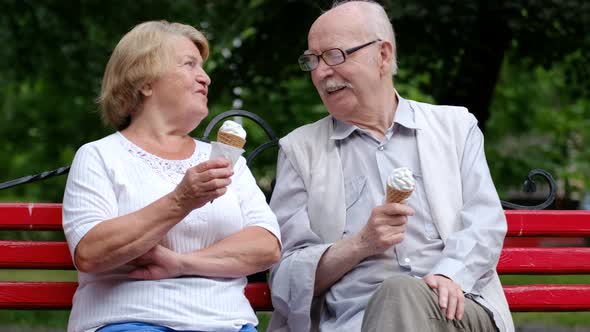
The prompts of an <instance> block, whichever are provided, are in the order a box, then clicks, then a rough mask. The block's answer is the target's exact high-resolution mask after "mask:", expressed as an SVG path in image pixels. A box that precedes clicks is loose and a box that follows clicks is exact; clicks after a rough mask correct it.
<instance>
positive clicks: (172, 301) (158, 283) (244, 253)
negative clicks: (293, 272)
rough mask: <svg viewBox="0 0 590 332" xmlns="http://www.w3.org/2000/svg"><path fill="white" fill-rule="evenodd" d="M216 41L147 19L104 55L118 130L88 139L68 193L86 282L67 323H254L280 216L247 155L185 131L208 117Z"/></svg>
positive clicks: (133, 327)
mask: <svg viewBox="0 0 590 332" xmlns="http://www.w3.org/2000/svg"><path fill="white" fill-rule="evenodd" d="M208 53H209V49H208V43H207V40H206V39H205V37H204V36H203V34H202V33H201V32H199V31H198V30H196V29H195V28H193V27H191V26H187V25H183V24H178V23H168V22H164V21H162V22H146V23H143V24H140V25H138V26H136V27H135V28H134V29H133V30H131V31H130V32H129V33H127V34H126V35H125V36H124V37H123V38H122V39H121V41H120V42H119V44H118V45H117V47H116V48H115V50H114V51H113V54H112V56H111V58H110V60H109V62H108V64H107V67H106V70H105V74H104V78H103V83H102V91H101V95H100V99H99V100H100V104H101V109H102V114H103V117H104V119H105V120H106V122H107V123H108V124H110V125H112V126H113V127H115V128H116V129H117V132H116V133H114V134H112V135H110V136H107V137H105V138H103V139H100V140H98V141H95V142H91V143H88V144H85V145H84V146H82V147H81V148H80V149H79V150H78V152H77V153H76V156H75V158H74V162H73V164H72V168H71V171H70V175H69V177H68V181H67V185H66V191H65V195H64V202H63V226H64V230H65V234H66V238H67V241H68V244H69V246H70V251H71V253H72V257H73V259H74V262H75V265H76V267H77V269H78V270H79V274H78V279H79V287H78V289H77V291H76V294H75V296H74V304H73V308H72V312H71V315H70V321H69V326H68V331H100V332H113V331H256V329H255V328H254V326H256V325H257V324H258V321H257V319H256V315H255V313H254V311H253V310H252V308H251V307H250V305H249V302H248V300H247V298H246V297H245V295H244V287H245V285H246V283H247V280H246V276H247V275H249V274H252V273H255V272H258V271H263V270H265V269H267V268H268V267H269V266H270V265H272V264H273V263H274V262H275V261H277V260H278V258H279V256H280V242H279V239H280V236H279V230H278V225H277V222H276V218H275V216H274V215H273V213H272V212H271V210H270V209H269V207H268V205H267V204H266V202H265V198H264V195H263V194H262V192H261V191H260V189H259V188H258V187H257V186H256V182H255V180H254V177H253V176H252V174H251V173H250V170H249V169H248V167H247V166H246V163H245V160H244V159H243V158H240V159H239V160H238V162H237V163H236V164H235V165H234V166H233V167H232V165H230V162H229V161H228V160H227V159H223V158H219V159H211V160H209V154H210V151H211V147H210V145H209V144H206V143H203V142H200V141H197V140H195V139H193V138H191V137H190V136H189V133H190V132H191V131H192V130H194V129H195V128H196V127H197V126H198V125H199V123H200V122H201V121H202V120H203V119H204V118H205V117H206V116H207V113H208V109H207V88H208V86H209V84H210V83H211V80H210V79H209V77H208V76H207V74H206V73H205V71H204V70H203V61H205V60H206V59H207V56H208Z"/></svg>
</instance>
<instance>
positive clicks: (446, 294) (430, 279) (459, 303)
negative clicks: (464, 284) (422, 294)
mask: <svg viewBox="0 0 590 332" xmlns="http://www.w3.org/2000/svg"><path fill="white" fill-rule="evenodd" d="M424 282H426V284H427V285H428V286H429V287H430V288H432V289H436V290H438V305H439V306H440V308H441V309H443V310H446V317H447V319H451V320H452V319H455V318H457V320H461V319H463V311H464V309H465V296H464V295H463V290H462V289H461V287H459V285H457V284H456V283H455V282H454V281H453V280H451V279H449V278H447V277H445V276H442V275H438V274H436V275H435V274H429V275H427V276H425V277H424Z"/></svg>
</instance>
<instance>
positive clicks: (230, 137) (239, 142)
mask: <svg viewBox="0 0 590 332" xmlns="http://www.w3.org/2000/svg"><path fill="white" fill-rule="evenodd" d="M217 142H219V143H223V144H226V145H231V146H234V147H236V148H239V149H242V148H244V145H245V144H246V140H245V139H243V138H241V137H240V136H238V135H234V134H232V133H227V132H225V131H221V130H220V131H218V132H217Z"/></svg>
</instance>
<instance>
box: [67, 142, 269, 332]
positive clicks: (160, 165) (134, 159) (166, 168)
mask: <svg viewBox="0 0 590 332" xmlns="http://www.w3.org/2000/svg"><path fill="white" fill-rule="evenodd" d="M195 144H196V145H195V151H194V153H193V155H192V156H191V157H190V158H188V159H184V160H166V159H162V158H160V157H157V156H155V155H152V154H150V153H148V152H146V151H144V150H142V149H141V148H139V147H138V146H136V145H135V144H133V143H132V142H130V141H129V140H127V139H126V138H125V137H124V136H123V135H122V134H120V133H115V134H112V135H110V136H107V137H105V138H103V139H101V140H98V141H94V142H91V143H88V144H85V145H84V146H82V147H81V148H80V149H79V150H78V152H77V153H76V156H75V158H74V161H73V164H72V167H71V169H70V173H69V176H68V180H67V184H66V189H65V194H64V201H63V227H64V232H65V235H66V238H67V241H68V245H69V248H70V252H71V253H72V257H73V253H74V251H75V249H76V246H77V245H78V243H79V242H80V240H81V239H82V237H84V235H85V234H86V233H87V232H88V231H90V230H91V229H92V227H94V226H96V225H97V224H99V223H100V222H102V221H104V220H108V219H111V218H114V217H117V216H121V215H125V214H128V213H131V212H134V211H137V210H139V209H141V208H143V207H145V206H147V205H148V204H150V203H152V202H153V201H155V200H157V199H159V198H161V197H162V196H164V195H166V194H168V193H170V192H171V191H172V190H174V188H175V187H176V185H177V184H178V183H179V182H180V180H181V179H182V177H183V176H184V173H185V172H186V170H187V169H188V168H190V167H192V166H196V165H197V164H199V163H201V162H203V161H206V160H208V159H209V154H210V152H211V146H210V145H209V144H207V143H203V142H200V141H196V140H195ZM247 226H259V227H263V228H265V229H267V230H269V231H270V232H271V233H272V234H274V235H275V236H276V238H277V239H279V241H280V233H279V227H278V224H277V221H276V217H275V216H274V214H273V213H272V211H271V210H270V208H269V207H268V205H267V204H266V200H265V197H264V195H263V193H262V192H261V191H260V189H259V188H258V186H257V185H256V181H255V179H254V177H253V176H252V173H251V172H250V170H249V169H248V167H247V165H246V161H245V159H244V158H242V157H241V158H240V159H239V160H238V162H237V163H236V164H235V166H234V175H233V176H232V183H231V184H230V185H229V187H228V190H227V192H226V193H225V194H224V195H223V196H221V197H219V198H217V199H215V200H214V201H213V203H207V204H206V205H204V206H203V207H201V208H199V209H195V210H193V211H192V212H191V213H190V214H189V215H187V216H186V217H185V218H184V219H183V220H182V221H181V222H179V223H178V224H177V225H176V226H174V227H173V228H172V229H171V230H170V231H169V232H168V234H166V236H164V238H163V239H162V240H161V242H160V244H161V245H163V246H165V247H167V248H170V249H171V250H174V251H176V252H189V251H194V250H198V249H201V248H205V247H208V246H210V245H212V244H214V243H216V242H217V241H219V240H221V239H223V238H225V237H227V236H228V235H231V234H233V233H235V232H237V231H239V230H241V229H243V228H244V227H247ZM131 269H132V268H131V267H130V266H122V267H120V268H117V269H114V270H111V271H107V272H103V273H84V272H78V282H79V286H78V289H77V290H76V294H75V295H74V302H73V308H72V311H71V314H70V320H69V324H68V331H70V332H78V331H95V330H96V329H97V328H99V327H101V326H103V325H105V324H109V323H114V322H128V321H141V322H147V323H152V324H157V325H163V326H167V327H170V328H173V329H177V330H200V331H212V330H214V331H238V330H239V329H240V328H241V326H242V325H244V324H247V323H250V324H253V325H257V324H258V320H257V318H256V315H255V313H254V311H253V310H252V308H251V307H250V304H249V302H248V299H247V298H246V296H245V295H244V287H245V286H246V283H247V279H246V277H242V278H206V277H181V278H172V279H161V280H135V279H129V278H127V272H129V271H130V270H131Z"/></svg>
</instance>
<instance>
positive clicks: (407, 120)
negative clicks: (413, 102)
mask: <svg viewBox="0 0 590 332" xmlns="http://www.w3.org/2000/svg"><path fill="white" fill-rule="evenodd" d="M395 95H396V96H397V110H396V112H395V118H394V119H393V124H392V126H390V129H391V128H392V127H393V126H394V125H395V124H396V123H397V124H399V125H400V126H403V127H406V128H408V129H420V126H418V124H416V120H415V117H414V110H413V109H412V107H410V103H409V102H408V100H407V99H404V98H402V97H401V96H400V95H399V94H398V93H397V91H395ZM333 120H334V132H333V133H332V136H330V138H331V139H335V140H342V139H345V138H347V137H348V136H350V134H352V133H353V132H354V131H355V130H357V129H358V130H362V129H361V128H359V127H357V126H355V125H352V124H349V123H346V122H343V121H340V120H338V119H336V118H333Z"/></svg>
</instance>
